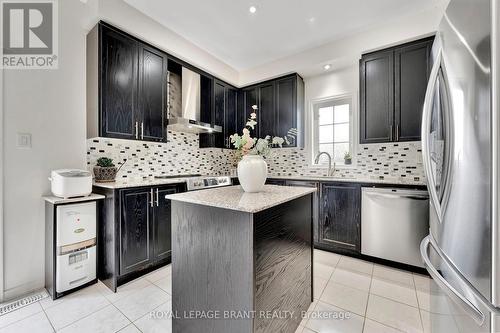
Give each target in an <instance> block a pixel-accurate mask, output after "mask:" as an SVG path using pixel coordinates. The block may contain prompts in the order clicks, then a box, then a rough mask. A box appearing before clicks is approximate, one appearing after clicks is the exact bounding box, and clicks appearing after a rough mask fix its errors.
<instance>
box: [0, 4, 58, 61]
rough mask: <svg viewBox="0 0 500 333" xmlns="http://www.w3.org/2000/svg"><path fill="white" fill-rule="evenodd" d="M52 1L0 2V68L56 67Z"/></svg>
mask: <svg viewBox="0 0 500 333" xmlns="http://www.w3.org/2000/svg"><path fill="white" fill-rule="evenodd" d="M56 1H57V0H45V1H37V0H31V1H29V2H28V1H22V0H17V1H16V0H1V8H2V13H1V17H2V34H1V36H2V67H3V68H13V69H44V68H45V69H56V68H57V8H56V7H57V2H56Z"/></svg>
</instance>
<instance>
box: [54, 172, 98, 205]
mask: <svg viewBox="0 0 500 333" xmlns="http://www.w3.org/2000/svg"><path fill="white" fill-rule="evenodd" d="M49 180H50V182H51V190H52V193H53V194H54V195H55V196H56V197H61V198H71V197H83V196H88V195H90V193H92V174H91V173H90V172H88V171H85V170H78V169H59V170H53V171H52V172H51V173H50V177H49Z"/></svg>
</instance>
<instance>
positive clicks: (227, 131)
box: [224, 87, 238, 148]
mask: <svg viewBox="0 0 500 333" xmlns="http://www.w3.org/2000/svg"><path fill="white" fill-rule="evenodd" d="M226 103H227V104H226V112H225V114H224V137H226V138H227V140H228V146H227V147H226V148H231V142H230V141H229V136H230V135H233V134H234V133H236V130H237V121H238V119H237V115H238V113H237V111H238V89H236V88H231V87H229V88H227V97H226Z"/></svg>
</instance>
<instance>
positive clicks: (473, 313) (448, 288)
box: [420, 235, 485, 326]
mask: <svg viewBox="0 0 500 333" xmlns="http://www.w3.org/2000/svg"><path fill="white" fill-rule="evenodd" d="M430 237H431V236H430V235H429V236H427V237H425V238H424V239H423V240H422V243H421V244H420V254H421V255H422V259H423V260H424V264H425V267H426V268H427V271H428V272H429V274H430V275H431V277H432V278H433V279H434V282H436V284H437V285H438V286H439V287H440V288H441V289H442V290H443V291H444V292H445V293H446V294H447V295H448V296H449V297H450V298H451V299H452V300H453V301H454V302H455V303H456V304H458V305H459V306H460V307H461V308H462V309H463V310H464V311H465V312H466V313H467V314H468V315H469V316H470V317H471V318H472V319H474V321H475V322H476V323H477V324H478V325H479V326H482V325H483V323H484V320H485V316H484V314H483V313H482V312H481V311H480V310H479V309H478V308H477V307H476V306H475V305H474V304H472V303H471V302H470V301H469V300H468V299H467V298H465V297H464V296H463V295H462V294H460V293H459V292H458V291H457V290H456V289H455V288H453V286H452V285H450V284H449V283H448V281H446V280H445V279H444V278H443V276H442V275H441V274H440V273H439V272H438V270H437V269H436V268H435V267H434V266H433V265H432V262H431V260H430V258H429V253H428V249H429V245H430V246H432V247H433V248H434V249H435V247H434V245H433V244H432V242H431V240H430ZM436 251H437V250H436Z"/></svg>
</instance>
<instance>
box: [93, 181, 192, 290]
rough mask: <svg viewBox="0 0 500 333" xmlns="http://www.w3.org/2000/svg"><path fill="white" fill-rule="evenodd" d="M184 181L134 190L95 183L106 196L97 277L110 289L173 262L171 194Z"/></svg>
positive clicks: (97, 190)
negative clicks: (108, 187) (169, 198)
mask: <svg viewBox="0 0 500 333" xmlns="http://www.w3.org/2000/svg"><path fill="white" fill-rule="evenodd" d="M183 191H185V184H173V185H164V186H154V187H139V188H131V189H107V188H101V187H97V186H94V189H93V192H94V193H99V194H103V195H105V196H106V199H105V200H104V204H103V205H102V206H101V208H100V209H99V212H98V214H99V218H100V223H99V228H98V242H99V244H100V246H99V251H98V272H97V275H98V278H99V279H100V280H101V281H102V282H103V283H104V284H105V285H107V286H108V287H109V288H110V289H111V290H113V291H116V288H117V287H118V286H119V285H121V284H123V283H125V282H127V281H130V280H132V279H134V278H137V277H139V276H141V275H143V274H145V273H147V272H149V271H151V270H154V269H156V268H158V267H160V266H162V265H165V264H168V263H170V261H171V253H172V252H171V251H172V240H171V228H172V224H171V203H170V200H167V199H165V196H166V195H168V194H173V193H177V192H183Z"/></svg>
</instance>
